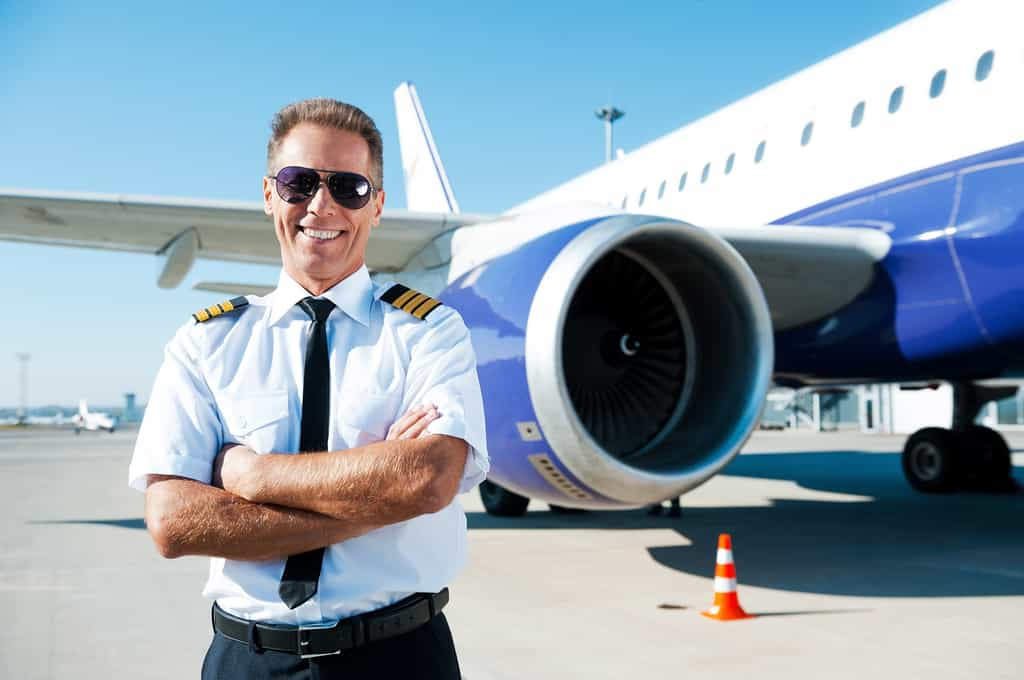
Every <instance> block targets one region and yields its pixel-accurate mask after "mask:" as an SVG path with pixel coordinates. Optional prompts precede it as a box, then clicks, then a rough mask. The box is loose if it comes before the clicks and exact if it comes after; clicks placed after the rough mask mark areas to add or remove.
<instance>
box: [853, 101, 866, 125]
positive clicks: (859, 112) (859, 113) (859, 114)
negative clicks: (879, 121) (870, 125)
mask: <svg viewBox="0 0 1024 680" xmlns="http://www.w3.org/2000/svg"><path fill="white" fill-rule="evenodd" d="M862 122H864V102H860V103H858V104H857V105H856V106H854V107H853V115H852V116H850V127H853V128H855V127H858V126H859V125H860V124H861V123H862Z"/></svg>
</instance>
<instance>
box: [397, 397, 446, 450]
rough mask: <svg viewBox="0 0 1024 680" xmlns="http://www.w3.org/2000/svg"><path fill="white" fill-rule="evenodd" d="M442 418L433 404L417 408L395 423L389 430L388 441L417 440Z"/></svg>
mask: <svg viewBox="0 0 1024 680" xmlns="http://www.w3.org/2000/svg"><path fill="white" fill-rule="evenodd" d="M439 417H440V413H438V411H437V407H436V406H434V405H433V404H424V405H422V406H417V407H416V408H414V409H412V410H410V411H409V412H408V413H406V414H405V415H403V416H402V417H401V418H399V419H398V420H396V421H395V424H394V425H392V426H391V428H390V429H389V430H388V436H387V439H388V440H389V441H391V440H395V439H415V438H416V437H417V436H419V435H420V434H422V433H423V432H424V431H425V430H426V429H427V427H428V426H429V425H430V423H432V422H433V421H435V420H437V419H438V418H439Z"/></svg>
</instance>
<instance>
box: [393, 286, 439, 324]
mask: <svg viewBox="0 0 1024 680" xmlns="http://www.w3.org/2000/svg"><path fill="white" fill-rule="evenodd" d="M380 299H381V300H383V301H384V302H386V303H388V304H389V305H391V306H393V307H397V308H398V309H401V310H402V311H403V312H408V313H409V314H412V315H413V316H415V317H416V318H417V319H426V318H427V315H429V314H430V313H431V312H432V311H434V310H435V309H437V308H438V307H440V306H441V302H440V301H439V300H435V299H434V298H432V297H430V296H429V295H425V294H423V293H420V292H419V291H415V290H413V289H412V288H409V287H408V286H403V285H402V284H400V283H396V284H395V285H393V286H391V287H390V288H388V289H387V290H386V291H385V292H384V294H383V295H381V296H380Z"/></svg>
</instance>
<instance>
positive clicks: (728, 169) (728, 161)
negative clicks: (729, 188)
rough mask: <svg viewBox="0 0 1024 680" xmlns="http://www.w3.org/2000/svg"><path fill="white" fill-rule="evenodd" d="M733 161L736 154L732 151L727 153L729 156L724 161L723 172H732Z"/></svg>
mask: <svg viewBox="0 0 1024 680" xmlns="http://www.w3.org/2000/svg"><path fill="white" fill-rule="evenodd" d="M735 162H736V154H734V153H731V154H729V158H727V159H726V161H725V174H727V175H728V174H729V173H730V172H732V164H733V163H735Z"/></svg>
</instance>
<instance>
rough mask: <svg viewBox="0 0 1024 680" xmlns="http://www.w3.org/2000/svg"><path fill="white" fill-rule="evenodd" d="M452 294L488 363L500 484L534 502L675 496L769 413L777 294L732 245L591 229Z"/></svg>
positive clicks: (675, 234)
mask: <svg viewBox="0 0 1024 680" xmlns="http://www.w3.org/2000/svg"><path fill="white" fill-rule="evenodd" d="M441 298H442V299H443V300H444V301H445V302H446V303H448V304H450V305H452V306H453V307H454V308H456V309H458V310H459V311H460V312H461V313H462V316H463V318H464V320H465V321H466V324H467V326H468V327H469V328H470V331H471V334H472V338H473V344H474V348H475V350H476V352H477V359H478V368H479V375H480V382H481V388H482V390H483V396H484V408H485V411H486V415H487V427H488V448H489V450H490V454H491V465H492V467H491V472H490V475H489V480H490V481H491V482H493V483H495V484H497V485H499V487H500V488H503V489H507V490H511V491H512V492H514V493H515V494H518V495H521V496H523V497H527V498H538V499H542V500H545V501H548V502H549V503H552V504H557V505H559V506H567V507H579V508H625V507H636V506H640V505H644V504H647V503H652V502H657V501H661V500H663V499H666V498H670V497H673V496H677V495H679V494H682V493H685V492H686V491H689V490H690V489H693V488H694V487H696V486H698V485H699V484H701V483H703V482H704V481H706V480H707V479H709V478H710V477H712V476H713V475H714V474H716V473H717V472H719V471H720V470H721V469H722V468H723V467H725V465H726V464H727V463H728V462H729V461H730V460H731V459H732V458H733V457H734V456H735V455H736V454H737V453H738V452H739V449H740V447H741V446H742V444H743V443H744V442H745V441H746V439H747V437H748V436H749V435H750V432H751V431H752V430H753V428H754V427H755V426H756V424H757V422H758V419H759V417H760V412H761V408H762V404H763V402H764V398H765V394H766V392H767V390H768V387H769V384H770V380H771V371H772V363H773V344H772V328H771V322H770V319H769V314H768V309H767V306H766V304H765V299H764V295H763V293H762V291H761V288H760V286H759V284H758V282H757V279H756V278H755V277H754V275H753V273H752V272H751V270H750V268H749V267H748V266H747V264H746V262H745V261H744V260H743V258H742V257H741V256H740V255H739V254H738V253H737V252H736V251H735V250H734V249H733V248H732V247H731V246H730V245H729V244H727V243H726V242H725V241H723V240H722V239H721V238H719V237H717V236H715V235H714V234H711V233H709V232H707V231H705V230H702V229H699V228H697V227H695V226H693V225H690V224H686V223H683V222H678V221H674V220H669V219H666V218H660V217H650V216H642V215H611V216H604V217H599V218H596V219H588V220H586V221H582V222H578V223H576V224H572V225H569V226H565V227H562V228H560V229H555V230H553V231H549V232H547V233H545V234H543V235H541V236H539V237H537V238H534V239H533V240H530V241H528V242H526V243H524V244H523V245H521V246H520V247H518V248H516V249H515V250H514V251H512V252H509V253H505V254H502V255H499V256H497V257H494V258H493V259H491V260H489V261H487V262H485V263H483V264H480V265H478V266H476V267H474V268H472V269H470V270H469V271H467V272H466V273H465V274H464V275H462V276H461V277H459V278H458V279H456V280H455V281H454V282H453V283H452V284H451V285H450V286H449V287H448V288H447V289H446V290H445V291H444V292H443V293H442V295H441ZM523 508H524V509H525V504H524V505H523Z"/></svg>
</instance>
